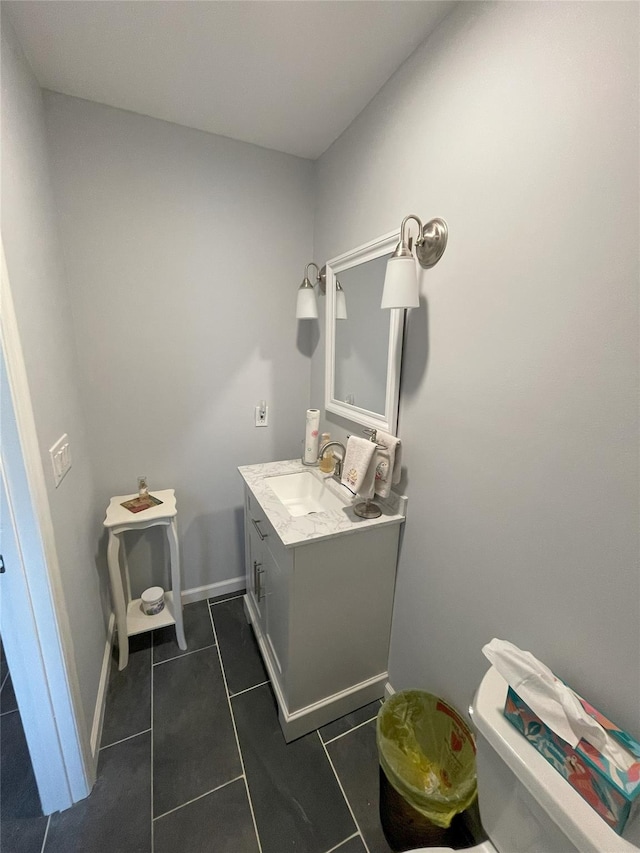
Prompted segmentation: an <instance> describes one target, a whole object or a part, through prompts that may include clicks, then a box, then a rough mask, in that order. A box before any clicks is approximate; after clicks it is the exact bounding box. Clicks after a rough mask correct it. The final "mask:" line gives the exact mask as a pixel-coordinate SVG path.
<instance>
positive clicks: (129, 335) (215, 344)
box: [45, 93, 313, 588]
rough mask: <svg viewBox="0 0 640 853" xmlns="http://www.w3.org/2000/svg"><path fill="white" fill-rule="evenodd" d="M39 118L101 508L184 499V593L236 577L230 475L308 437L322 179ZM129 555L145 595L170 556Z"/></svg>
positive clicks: (60, 112) (53, 110) (145, 544)
mask: <svg viewBox="0 0 640 853" xmlns="http://www.w3.org/2000/svg"><path fill="white" fill-rule="evenodd" d="M45 104H46V113H47V128H48V137H49V143H50V151H51V158H52V175H53V181H54V189H55V195H56V201H57V205H58V212H59V216H60V231H61V238H62V244H63V246H64V251H65V257H66V263H67V270H68V275H69V283H70V293H71V305H72V311H73V317H74V321H75V327H76V339H77V346H78V353H79V361H80V365H81V373H80V381H81V392H82V397H83V400H84V401H85V404H86V408H87V413H88V423H89V433H90V447H91V456H92V460H93V465H94V474H95V479H96V483H97V488H98V493H99V496H100V498H101V500H102V503H103V505H104V506H106V503H107V502H108V499H109V497H111V496H112V495H117V494H126V493H129V492H133V491H134V490H135V488H136V477H137V476H138V475H139V474H146V475H147V477H148V481H149V485H150V488H151V490H152V491H153V489H154V488H156V489H161V488H175V489H176V493H177V497H178V526H179V533H180V540H181V547H182V564H183V584H184V587H185V588H193V587H199V586H203V585H207V584H211V583H215V582H218V581H224V580H226V579H229V578H234V577H237V576H238V575H240V574H241V573H242V572H243V566H242V553H243V536H242V489H241V481H240V477H239V475H238V473H237V471H236V466H237V465H241V464H249V463H252V462H258V461H267V460H273V459H283V458H291V457H293V456H296V455H297V454H299V453H300V449H301V448H300V442H301V440H302V437H303V435H304V413H305V410H306V408H307V406H308V405H309V401H308V396H309V358H308V355H309V348H308V343H307V342H306V341H305V340H304V339H300V340H298V339H297V334H298V330H297V328H296V322H295V293H296V287H297V285H298V284H299V283H300V281H301V280H302V275H303V272H304V267H305V264H306V263H307V262H308V261H310V260H311V259H312V232H313V186H312V181H313V165H312V163H311V162H310V161H308V160H303V159H299V158H296V157H292V156H290V155H286V154H279V153H277V152H274V151H268V150H266V149H263V148H259V147H257V146H254V145H248V144H245V143H240V142H236V141H233V140H230V139H226V138H223V137H219V136H213V135H211V134H207V133H202V132H200V131H195V130H190V129H187V128H184V127H179V126H178V125H173V124H169V123H167V122H162V121H157V120H155V119H150V118H146V117H144V116H140V115H136V114H134V113H129V112H125V111H122V110H116V109H112V108H110V107H104V106H101V105H98V104H93V103H90V102H88V101H82V100H79V99H76V98H70V97H67V96H64V95H58V94H53V93H45ZM303 325H304V324H303ZM261 399H265V400H267V403H268V405H269V426H268V427H267V428H264V429H263V428H260V429H256V428H255V426H254V407H255V405H256V404H257V403H258V401H259V400H261ZM157 533H158V530H157V529H156V530H154V531H149V534H152V535H153V534H157ZM131 547H132V552H133V553H132V561H131V562H132V569H133V573H134V575H135V578H136V579H135V580H134V586H136V587H137V588H140V587H144V586H145V585H148V582H149V581H150V580H151V572H150V564H151V558H152V557H153V556H154V554H155V553H156V548H158V547H161V541H159V540H158V539H157V538H156V539H153V538H152V536H150V537H148V539H145V538H144V537H141V538H140V539H139V540H137V541H136V539H135V537H133V538H132V543H131ZM154 579H155V580H156V581H157V580H158V577H157V576H155V578H154Z"/></svg>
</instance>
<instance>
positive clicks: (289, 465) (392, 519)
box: [238, 459, 407, 548]
mask: <svg viewBox="0 0 640 853" xmlns="http://www.w3.org/2000/svg"><path fill="white" fill-rule="evenodd" d="M238 471H239V472H240V475H241V477H242V479H243V480H244V481H245V483H246V484H247V486H248V487H249V488H250V489H251V491H252V492H253V495H254V497H255V499H256V500H257V501H258V503H259V504H260V506H261V507H262V509H263V511H264V513H265V515H266V516H267V518H268V519H269V521H270V522H271V524H272V525H273V527H274V528H275V530H276V532H277V533H278V535H279V536H280V539H281V540H282V542H283V544H284V545H285V547H287V548H293V547H295V546H296V545H301V544H304V543H306V542H311V541H318V540H321V539H330V538H332V537H334V536H342V535H345V534H347V535H348V534H351V533H359V532H361V531H362V530H364V529H365V528H367V527H381V526H382V525H385V524H402V522H403V521H404V520H405V516H406V511H407V498H406V497H405V496H404V495H396V494H395V493H393V492H392V493H391V495H390V496H389V498H387V499H385V500H382V499H381V498H378V497H376V498H375V503H377V504H378V506H379V507H380V508H381V509H382V515H381V516H380V517H379V518H360V517H359V516H357V515H356V514H355V513H354V511H353V506H354V505H355V504H357V503H360V502H361V500H362V499H361V498H355V497H353V495H351V494H350V493H349V492H348V490H347V489H346V488H345V487H344V486H341V485H340V483H338V481H337V480H335V479H333V477H332V475H331V474H323V473H322V472H321V471H320V470H319V469H318V468H313V467H307V466H306V465H303V464H302V462H301V461H300V460H299V459H288V460H286V461H284V462H264V463H260V464H258V465H241V466H240V467H239V468H238ZM299 471H310V472H312V473H313V475H314V476H315V477H318V478H319V479H321V480H323V481H325V482H326V486H327V488H328V489H329V490H330V491H331V492H332V493H333V494H334V495H336V496H338V497H340V499H341V500H343V501H344V507H343V508H342V509H340V510H333V511H330V512H318V513H312V514H310V515H302V516H299V517H297V518H294V517H292V516H291V515H289V512H288V510H287V508H286V507H285V506H284V504H282V503H281V502H280V501H279V500H278V498H277V497H276V496H275V494H274V493H273V491H272V490H271V488H270V487H269V485H268V484H267V483H266V482H265V480H266V479H267V478H268V477H276V476H280V475H282V474H295V473H297V472H299Z"/></svg>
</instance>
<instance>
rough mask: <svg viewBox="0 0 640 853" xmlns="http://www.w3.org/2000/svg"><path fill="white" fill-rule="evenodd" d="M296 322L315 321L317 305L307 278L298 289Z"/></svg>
mask: <svg viewBox="0 0 640 853" xmlns="http://www.w3.org/2000/svg"><path fill="white" fill-rule="evenodd" d="M296 319H297V320H317V319H318V303H317V301H316V294H315V291H314V289H313V285H312V284H311V282H310V281H309V279H308V278H305V280H304V281H303V282H302V284H301V285H300V287H299V288H298V300H297V302H296Z"/></svg>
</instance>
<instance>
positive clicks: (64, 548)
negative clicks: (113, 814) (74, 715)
mask: <svg viewBox="0 0 640 853" xmlns="http://www.w3.org/2000/svg"><path fill="white" fill-rule="evenodd" d="M2 240H3V243H4V248H5V253H6V259H7V268H8V272H9V280H10V284H11V291H12V295H13V300H14V304H15V310H16V315H17V321H18V324H19V329H20V336H21V343H22V348H23V353H24V358H25V362H26V369H27V376H28V381H29V387H30V391H31V397H32V404H33V411H34V417H35V422H36V430H37V434H38V440H39V445H40V450H41V454H42V465H43V467H44V473H45V480H46V484H47V492H48V499H49V504H50V508H51V516H52V520H53V525H54V530H55V540H56V550H57V554H58V560H59V565H60V571H61V577H62V585H63V591H64V598H65V603H66V609H67V616H68V620H69V624H70V628H71V635H72V641H73V646H74V652H75V665H76V669H77V675H78V680H79V683H80V689H81V695H82V704H83V709H84V714H85V723H86V725H87V727H88V729H90V728H91V723H92V719H93V712H94V707H95V701H96V695H97V690H98V681H99V677H100V667H101V664H102V657H103V654H104V648H105V616H104V615H103V608H102V607H101V585H100V580H99V575H98V570H97V568H96V557H95V555H96V548H97V542H98V537H99V535H100V527H101V524H100V522H101V517H100V515H99V505H98V503H97V501H96V493H95V489H94V484H93V478H92V468H91V459H90V455H89V448H88V444H87V438H86V428H85V419H84V413H83V409H82V406H81V400H80V393H79V383H78V363H77V357H76V349H75V343H74V329H73V324H72V321H71V307H70V302H69V295H68V291H67V287H66V277H65V270H64V264H63V261H62V257H61V253H60V250H59V243H58V234H57V231H56V217H55V211H54V207H53V201H52V193H51V186H50V181H49V168H48V162H47V150H46V140H45V126H44V111H43V105H42V94H41V91H40V87H39V86H38V84H37V82H36V80H35V78H34V76H33V74H32V72H31V69H30V68H29V65H28V64H27V61H26V60H25V58H24V56H23V54H22V51H21V49H20V47H19V45H18V42H17V40H16V38H15V35H14V33H13V30H12V28H11V25H10V24H9V23H8V21H7V20H6V18H5V14H4V11H3V14H2ZM64 432H66V433H67V434H68V435H69V439H70V442H71V450H72V457H73V467H72V468H71V471H70V472H69V473H68V474H67V476H66V477H65V479H64V480H63V481H62V483H61V484H60V486H59V488H58V489H56V488H55V487H54V485H53V477H52V475H51V473H50V472H51V461H50V459H49V454H48V448H49V447H50V446H51V445H52V444H53V443H54V442H55V441H56V440H57V439H58V438H59V437H60V436H61V435H62V433H64ZM102 594H103V596H105V595H106V591H105V586H104V584H103V586H102ZM104 603H105V607H104V613H106V612H107V607H106V598H105V599H104Z"/></svg>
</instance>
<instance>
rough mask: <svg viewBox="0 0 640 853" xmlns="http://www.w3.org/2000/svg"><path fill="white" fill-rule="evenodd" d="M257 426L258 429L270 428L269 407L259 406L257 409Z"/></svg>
mask: <svg viewBox="0 0 640 853" xmlns="http://www.w3.org/2000/svg"><path fill="white" fill-rule="evenodd" d="M255 425H256V426H257V427H266V426H269V406H267V405H266V404H265V405H259V406H256V409H255Z"/></svg>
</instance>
